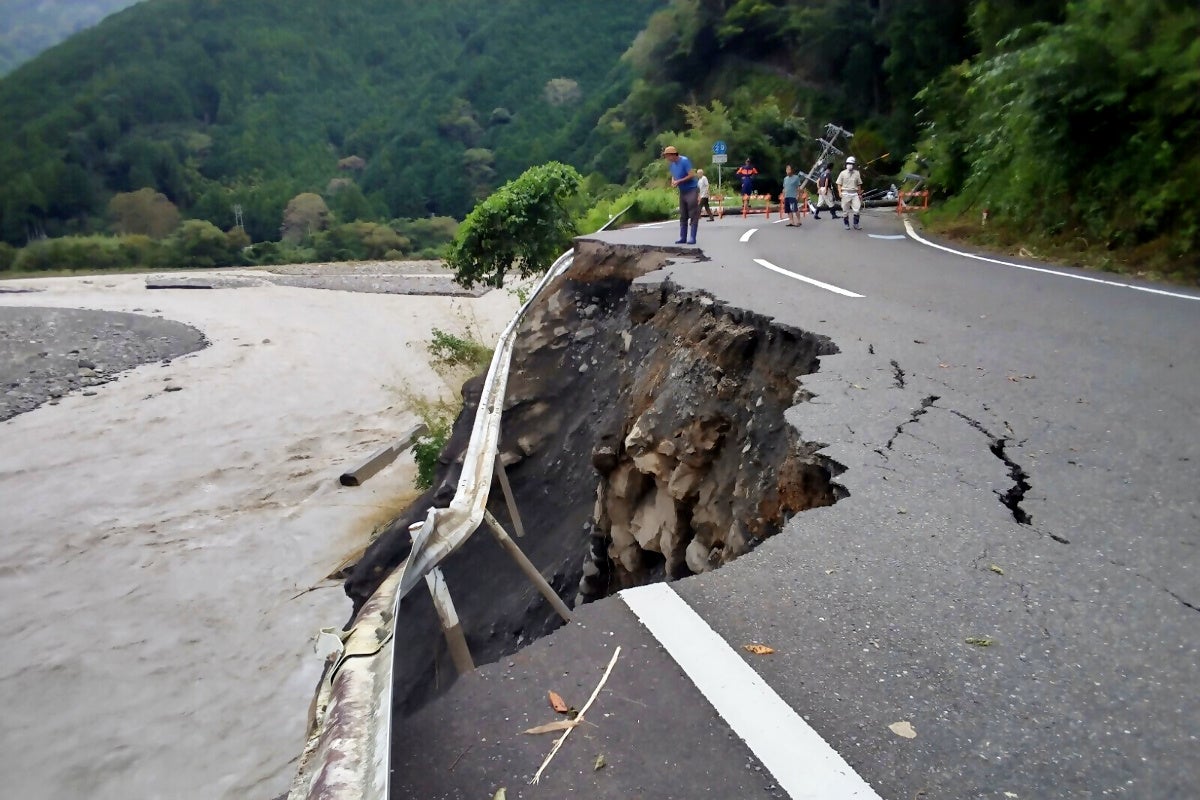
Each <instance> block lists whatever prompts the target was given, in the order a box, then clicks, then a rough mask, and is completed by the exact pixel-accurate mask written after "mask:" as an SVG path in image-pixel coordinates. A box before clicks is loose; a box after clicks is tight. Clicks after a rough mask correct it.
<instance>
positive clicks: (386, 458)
mask: <svg viewBox="0 0 1200 800" xmlns="http://www.w3.org/2000/svg"><path fill="white" fill-rule="evenodd" d="M428 430H429V428H428V427H427V426H426V425H425V423H420V424H418V425H414V426H413V427H412V428H411V429H410V430H409V431H408V432H407V433H405V434H404V435H403V436H401V437H400V438H399V439H397V440H396V441H395V442H393V443H392V444H389V445H388V446H387V447H384V448H382V449H381V450H377V451H375V452H374V453H372V454H371V455H370V456H369V457H368V458H367V460H366V461H364V462H363V463H361V464H359V465H358V466H357V467H355V468H354V469H352V470H350V471H349V472H343V473H342V477H341V478H339V479H338V480H339V481H340V482H341V484H342V486H361V485H362V484H363V482H364V481H366V480H367V479H368V478H370V477H371V476H372V475H374V474H375V473H377V472H379V471H380V470H381V469H383V468H384V467H386V466H387V465H388V464H391V463H392V462H393V461H395V460H396V458H397V457H398V456H399V455H400V454H401V453H403V452H404V451H405V450H407V449H408V448H409V447H411V446H412V443H413V442H415V441H416V440H417V437H418V436H423V435H424V434H425V433H426V432H427V431H428Z"/></svg>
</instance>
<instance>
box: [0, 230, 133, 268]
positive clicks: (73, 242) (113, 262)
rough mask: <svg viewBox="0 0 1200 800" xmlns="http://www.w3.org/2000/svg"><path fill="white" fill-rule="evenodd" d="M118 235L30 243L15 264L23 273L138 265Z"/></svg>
mask: <svg viewBox="0 0 1200 800" xmlns="http://www.w3.org/2000/svg"><path fill="white" fill-rule="evenodd" d="M123 238H124V237H117V236H99V235H96V236H64V237H61V238H58V239H42V240H39V241H35V242H30V243H29V244H28V245H26V246H25V247H24V248H22V249H21V250H20V251H19V252H18V253H17V255H16V258H15V259H14V261H13V264H12V268H13V269H14V270H18V271H21V272H42V271H45V270H52V269H65V270H105V269H114V268H118V267H130V266H136V264H135V263H134V262H133V261H132V259H131V258H130V255H129V254H128V253H127V252H126V250H125V248H124V245H123V242H122V239H123Z"/></svg>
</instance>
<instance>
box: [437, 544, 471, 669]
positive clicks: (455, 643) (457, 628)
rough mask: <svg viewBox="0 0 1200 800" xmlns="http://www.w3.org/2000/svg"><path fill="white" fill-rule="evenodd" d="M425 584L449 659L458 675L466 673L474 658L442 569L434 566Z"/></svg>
mask: <svg viewBox="0 0 1200 800" xmlns="http://www.w3.org/2000/svg"><path fill="white" fill-rule="evenodd" d="M425 584H426V585H427V586H428V587H429V594H430V595H432V596H433V607H434V608H435V609H437V615H438V619H440V620H441V621H442V633H444V634H445V635H446V645H447V646H448V647H449V648H450V660H451V661H453V662H454V668H455V669H457V670H458V674H459V675H466V674H467V673H469V672H473V671H474V670H475V660H474V659H473V658H471V648H469V647H467V637H466V635H465V634H464V633H463V629H462V623H461V622H459V620H458V612H457V611H455V610H454V601H453V600H451V599H450V587H448V586H447V585H446V577H445V576H444V575H442V570H441V569H440V568H438V567H434V568H433V569H431V570H430V571H429V574H427V575H426V576H425Z"/></svg>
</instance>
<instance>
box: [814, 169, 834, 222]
mask: <svg viewBox="0 0 1200 800" xmlns="http://www.w3.org/2000/svg"><path fill="white" fill-rule="evenodd" d="M822 208H828V209H829V216H831V217H833V218H834V219H837V218H838V215H837V205H835V204H834V200H833V170H832V169H830V168H829V165H828V164H824V165H822V166H821V169H820V171H819V172H818V173H817V213H815V214H813V219H820V218H821V209H822Z"/></svg>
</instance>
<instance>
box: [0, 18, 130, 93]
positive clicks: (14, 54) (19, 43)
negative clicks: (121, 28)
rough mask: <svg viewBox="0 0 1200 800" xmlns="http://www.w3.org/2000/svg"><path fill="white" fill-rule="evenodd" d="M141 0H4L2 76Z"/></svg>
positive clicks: (0, 34) (0, 35)
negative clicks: (69, 37)
mask: <svg viewBox="0 0 1200 800" xmlns="http://www.w3.org/2000/svg"><path fill="white" fill-rule="evenodd" d="M136 2H138V0H4V2H3V3H2V4H0V5H2V6H3V7H2V8H0V12H2V13H3V15H4V24H3V25H0V75H4V74H6V73H8V72H11V71H12V70H13V69H14V68H15V67H16V66H18V65H19V64H22V63H24V62H26V61H28V60H29V59H31V58H33V57H34V56H36V55H37V54H38V53H40V52H42V51H43V50H45V49H46V48H48V47H51V46H53V45H56V44H58V43H59V42H61V41H62V40H63V39H66V38H67V37H68V36H70V35H72V34H74V33H78V32H79V31H81V30H83V29H84V28H90V27H91V26H92V25H95V24H96V23H97V22H99V21H100V20H101V19H103V18H104V17H107V16H108V15H109V14H112V13H113V12H114V11H120V10H121V9H122V8H126V7H128V6H131V5H133V4H134V3H136Z"/></svg>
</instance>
